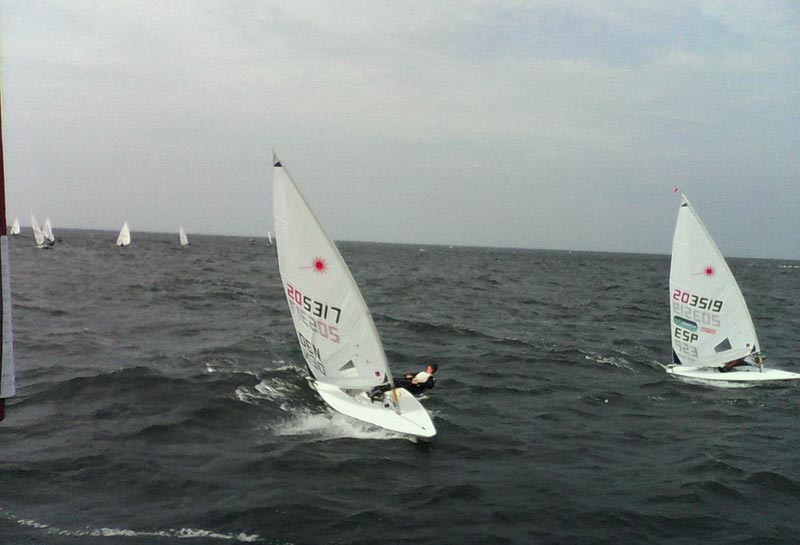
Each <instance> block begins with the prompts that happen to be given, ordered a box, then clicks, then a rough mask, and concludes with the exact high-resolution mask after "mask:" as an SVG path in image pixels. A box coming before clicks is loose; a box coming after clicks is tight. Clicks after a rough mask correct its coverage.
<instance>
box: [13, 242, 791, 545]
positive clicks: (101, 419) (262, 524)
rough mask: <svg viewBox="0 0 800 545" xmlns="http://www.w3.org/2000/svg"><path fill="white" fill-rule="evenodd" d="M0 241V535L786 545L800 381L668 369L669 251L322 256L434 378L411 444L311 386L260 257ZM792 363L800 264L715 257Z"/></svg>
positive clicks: (254, 250)
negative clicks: (3, 388)
mask: <svg viewBox="0 0 800 545" xmlns="http://www.w3.org/2000/svg"><path fill="white" fill-rule="evenodd" d="M58 234H60V235H61V236H62V237H63V238H64V241H63V243H62V244H60V245H58V246H57V247H56V248H55V249H54V250H52V251H37V250H34V249H33V247H32V244H31V240H30V238H18V239H15V240H13V241H12V260H13V262H12V267H13V271H12V280H13V290H14V295H15V302H14V312H15V314H14V319H15V327H16V341H17V344H16V349H17V356H18V357H17V359H18V362H17V363H18V368H19V369H18V370H19V395H18V397H17V398H15V399H14V400H13V401H12V402H11V404H10V406H9V409H8V418H7V420H6V421H5V422H4V423H3V424H0V536H1V537H2V539H0V543H2V544H3V545H6V544H27V543H37V544H38V543H46V544H58V545H60V544H76V543H77V544H83V543H86V544H98V543H111V544H120V545H127V544H131V545H134V544H136V545H138V544H168V543H169V544H172V543H178V542H180V543H202V544H205V543H229V542H261V543H274V544H278V543H280V544H284V543H290V544H297V545H304V544H323V543H334V544H370V545H372V544H375V543H387V544H395V543H414V544H428V543H430V544H449V543H453V544H473V543H475V544H478V543H481V544H486V543H501V544H502V543H514V544H524V543H609V544H612V543H613V544H615V545H616V544H620V543H625V544H632V543H676V544H677V543H703V544H717V543H718V544H723V543H725V544H728V543H742V544H744V543H748V544H756V543H757V544H765V543H766V544H770V543H776V544H777V543H781V544H783V543H796V542H797V541H798V535H800V521H799V520H798V518H799V517H798V507H800V450H799V449H798V445H800V420H799V419H798V417H799V416H800V388H798V387H793V386H790V387H767V388H753V389H746V390H742V389H737V390H723V389H712V388H704V387H699V386H691V385H687V384H683V383H680V382H677V381H675V380H674V379H670V378H668V377H667V376H666V375H665V373H664V372H663V370H662V369H661V367H660V365H659V362H661V363H668V362H669V359H670V348H669V330H668V321H669V314H668V307H667V301H668V289H667V277H668V270H669V260H668V258H667V257H664V256H644V255H611V254H587V253H574V254H571V253H566V252H541V251H517V250H497V249H473V248H445V247H426V248H424V250H425V251H420V249H419V247H412V246H398V245H378V244H352V243H345V244H342V245H341V248H342V253H343V254H344V256H345V259H346V260H347V261H348V262H349V264H350V266H351V269H352V270H353V273H354V276H355V277H356V280H357V281H358V282H359V284H360V285H361V287H362V291H363V293H364V296H365V298H366V300H367V303H368V304H369V306H370V308H371V309H372V311H373V313H374V316H375V321H376V325H377V327H378V330H379V331H380V333H381V335H382V338H383V341H384V344H385V346H386V351H387V355H388V356H389V358H390V361H391V362H392V366H393V369H394V370H395V372H403V371H406V370H412V369H417V368H419V367H421V366H422V365H423V364H424V363H425V362H428V361H435V362H437V363H439V381H438V384H437V388H436V389H435V390H434V391H433V393H432V395H431V396H430V398H429V399H428V400H427V401H425V402H424V403H425V405H426V407H427V408H428V409H429V410H430V412H431V413H432V414H433V416H434V422H435V424H436V426H437V428H438V431H439V434H438V436H437V437H436V438H435V440H434V442H433V443H432V444H430V445H422V444H416V443H414V442H412V441H409V440H406V439H402V438H399V437H397V436H394V435H392V434H390V433H387V432H384V431H379V430H375V429H372V428H370V427H368V426H366V425H362V424H359V423H357V422H354V421H352V420H349V419H347V418H346V417H343V416H340V415H334V414H331V413H330V412H329V411H328V410H327V409H326V407H325V406H324V404H323V403H322V402H321V401H320V400H319V399H318V398H317V397H316V396H315V394H314V393H313V392H312V391H311V390H310V389H309V387H308V386H307V385H306V382H305V380H304V378H303V377H304V372H303V370H302V369H303V365H302V359H301V354H300V351H299V348H298V346H297V342H296V340H295V337H294V334H293V332H292V329H291V321H290V318H289V314H288V309H287V307H286V303H285V301H284V299H283V296H282V292H281V288H280V282H279V277H278V267H277V261H276V257H275V254H274V252H273V251H272V250H271V249H270V248H269V247H267V246H266V244H265V242H264V241H263V240H257V241H249V240H247V239H242V238H220V237H199V236H195V237H192V239H191V240H192V243H193V245H192V246H191V247H190V248H188V249H180V248H179V247H178V246H177V243H176V239H177V236H176V235H175V236H169V237H168V236H166V235H142V234H138V235H137V234H136V233H134V243H133V246H132V247H130V248H128V249H125V250H119V249H117V248H115V247H114V245H113V243H114V240H115V238H116V234H115V233H96V232H77V231H64V232H61V233H58ZM732 268H733V269H734V272H735V273H736V274H737V276H738V278H739V280H740V283H741V285H742V288H743V291H744V292H745V296H746V297H747V298H748V300H749V302H750V307H751V310H752V312H753V316H754V319H755V322H756V326H757V328H758V329H759V333H760V336H761V341H762V345H763V347H764V348H765V350H766V351H767V353H768V355H769V356H771V360H770V361H771V362H772V364H774V365H776V366H777V367H781V368H784V369H787V370H793V371H800V352H799V351H798V343H797V341H798V339H800V318H799V317H798V313H797V311H796V309H797V304H798V302H800V281H798V280H800V264H798V263H797V262H779V261H763V260H734V261H733V262H732Z"/></svg>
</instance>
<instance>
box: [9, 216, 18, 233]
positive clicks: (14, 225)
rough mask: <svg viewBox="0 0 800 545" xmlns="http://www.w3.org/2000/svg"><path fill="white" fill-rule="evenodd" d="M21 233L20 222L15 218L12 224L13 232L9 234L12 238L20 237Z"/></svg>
mask: <svg viewBox="0 0 800 545" xmlns="http://www.w3.org/2000/svg"><path fill="white" fill-rule="evenodd" d="M19 233H20V227H19V220H18V219H17V218H14V222H13V223H12V224H11V231H9V233H8V234H9V235H11V236H17V235H19Z"/></svg>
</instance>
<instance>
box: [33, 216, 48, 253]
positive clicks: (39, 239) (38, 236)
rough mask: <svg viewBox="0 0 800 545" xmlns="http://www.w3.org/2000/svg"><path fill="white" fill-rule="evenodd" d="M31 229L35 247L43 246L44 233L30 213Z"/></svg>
mask: <svg viewBox="0 0 800 545" xmlns="http://www.w3.org/2000/svg"><path fill="white" fill-rule="evenodd" d="M31 229H32V230H33V240H34V241H35V242H36V246H44V244H45V238H44V233H43V232H42V228H41V227H39V222H38V221H36V218H35V217H34V215H33V214H32V213H31Z"/></svg>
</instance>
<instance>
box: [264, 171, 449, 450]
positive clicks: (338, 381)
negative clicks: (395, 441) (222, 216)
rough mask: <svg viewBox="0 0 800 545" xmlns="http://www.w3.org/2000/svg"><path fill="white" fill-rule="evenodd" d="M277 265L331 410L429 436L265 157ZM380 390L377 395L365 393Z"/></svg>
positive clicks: (296, 196)
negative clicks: (270, 180)
mask: <svg viewBox="0 0 800 545" xmlns="http://www.w3.org/2000/svg"><path fill="white" fill-rule="evenodd" d="M273 163H274V167H275V168H274V169H273V195H274V198H273V205H274V212H273V213H274V220H275V223H274V225H275V234H276V236H277V241H278V242H277V248H278V268H279V269H280V274H281V280H282V282H283V288H284V294H285V295H286V298H287V301H288V303H289V310H290V312H291V316H292V321H293V323H294V329H295V333H296V334H297V339H298V341H299V342H300V348H301V351H302V353H303V357H304V358H305V360H306V364H307V365H308V370H309V372H310V373H311V375H312V376H313V377H314V378H313V380H311V381H310V383H311V385H312V387H313V388H314V389H315V390H316V391H317V393H319V395H320V397H322V399H323V400H324V401H325V403H327V404H328V405H329V406H330V407H331V408H333V409H335V410H337V411H339V412H341V413H343V414H346V415H347V416H350V417H353V418H357V419H358V420H362V421H364V422H369V423H370V424H373V425H376V426H380V427H382V428H385V429H388V430H392V431H395V432H399V433H404V434H408V435H412V436H416V437H423V438H428V437H433V436H434V435H435V434H436V428H434V426H433V422H432V421H431V417H430V415H429V414H428V412H427V411H426V410H425V408H424V407H423V406H422V405H421V404H420V403H419V401H417V399H416V398H415V397H414V396H413V395H412V394H411V393H410V392H409V391H408V390H406V389H405V388H400V387H392V385H393V381H392V375H391V371H390V370H389V364H388V362H387V360H386V354H385V353H384V350H383V345H382V344H381V340H380V337H379V336H378V332H377V331H376V329H375V324H374V323H373V321H372V316H371V315H370V312H369V309H368V308H367V305H366V303H365V302H364V298H363V297H362V296H361V292H360V291H359V289H358V286H357V285H356V283H355V280H353V276H352V275H351V274H350V270H349V269H348V268H347V265H346V264H345V262H344V259H342V256H341V254H340V253H339V250H337V249H336V246H335V245H334V244H333V242H332V241H331V239H330V237H328V235H327V233H325V231H324V229H323V228H322V226H321V225H320V223H319V221H318V220H317V218H316V217H315V215H314V212H312V210H311V208H310V207H309V205H308V203H307V202H306V200H305V198H304V197H303V195H302V194H301V193H300V190H299V189H298V188H297V186H296V185H295V183H294V181H293V180H292V178H291V176H289V173H288V172H287V171H286V169H285V168H284V167H283V166H282V164H281V162H280V160H279V159H278V157H277V155H276V156H275V157H274V160H273ZM374 387H379V388H384V387H385V389H386V390H388V391H387V392H386V393H385V394H384V395H383V396H382V397H381V396H373V395H370V393H371V390H372V388H374Z"/></svg>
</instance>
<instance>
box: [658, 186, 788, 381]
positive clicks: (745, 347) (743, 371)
mask: <svg viewBox="0 0 800 545" xmlns="http://www.w3.org/2000/svg"><path fill="white" fill-rule="evenodd" d="M669 290H670V327H671V337H672V355H673V365H670V366H667V372H669V373H671V374H673V375H675V376H677V377H679V378H681V379H683V380H686V381H689V382H700V383H720V382H725V383H740V385H744V383H753V384H754V383H758V382H770V381H780V380H798V379H800V374H798V373H791V372H788V371H780V370H778V369H767V368H766V367H764V363H763V357H762V355H761V346H760V344H759V342H758V337H757V336H756V330H755V326H754V325H753V320H752V318H751V317H750V311H749V310H748V308H747V303H746V302H745V300H744V296H743V295H742V292H741V290H740V289H739V285H738V284H737V283H736V279H735V278H734V276H733V273H732V272H731V270H730V268H729V267H728V264H727V263H726V262H725V258H723V257H722V254H721V253H720V251H719V248H717V245H716V244H715V243H714V240H713V239H712V238H711V235H710V234H709V233H708V230H707V229H706V227H705V225H703V223H702V222H701V221H700V218H699V217H698V216H697V213H696V212H695V211H694V208H693V207H692V205H691V204H690V203H689V199H687V198H686V196H685V195H681V204H680V208H679V209H678V221H677V223H676V225H675V235H674V237H673V240H672V265H671V268H670V275H669ZM734 361H736V362H738V363H739V365H737V366H735V367H731V368H730V369H726V366H725V364H726V363H728V364H729V365H730V363H729V362H734ZM723 371H724V372H723ZM753 384H750V385H753Z"/></svg>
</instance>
